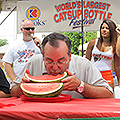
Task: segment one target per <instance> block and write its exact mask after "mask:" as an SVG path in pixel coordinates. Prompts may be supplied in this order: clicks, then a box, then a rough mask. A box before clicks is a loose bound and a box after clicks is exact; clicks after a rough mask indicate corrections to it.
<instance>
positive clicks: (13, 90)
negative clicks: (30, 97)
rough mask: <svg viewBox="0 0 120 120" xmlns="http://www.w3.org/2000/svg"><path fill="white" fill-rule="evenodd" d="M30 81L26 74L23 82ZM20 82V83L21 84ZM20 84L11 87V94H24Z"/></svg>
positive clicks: (15, 95) (18, 95)
mask: <svg viewBox="0 0 120 120" xmlns="http://www.w3.org/2000/svg"><path fill="white" fill-rule="evenodd" d="M28 82H30V80H29V79H27V78H26V77H25V76H24V77H23V78H22V82H21V83H28ZM21 83H20V84H21ZM20 84H18V85H15V86H14V87H12V88H11V96H13V97H20V95H22V94H23V92H22V90H21V88H20Z"/></svg>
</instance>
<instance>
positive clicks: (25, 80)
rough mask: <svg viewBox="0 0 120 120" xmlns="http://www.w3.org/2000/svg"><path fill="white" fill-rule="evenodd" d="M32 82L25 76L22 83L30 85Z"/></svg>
mask: <svg viewBox="0 0 120 120" xmlns="http://www.w3.org/2000/svg"><path fill="white" fill-rule="evenodd" d="M28 82H30V80H29V79H27V78H26V77H25V76H24V77H23V78H22V82H21V83H28Z"/></svg>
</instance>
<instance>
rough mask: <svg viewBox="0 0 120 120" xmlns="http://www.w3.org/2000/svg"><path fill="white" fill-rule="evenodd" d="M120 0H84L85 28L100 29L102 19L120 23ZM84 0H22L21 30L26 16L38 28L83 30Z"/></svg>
mask: <svg viewBox="0 0 120 120" xmlns="http://www.w3.org/2000/svg"><path fill="white" fill-rule="evenodd" d="M119 5H120V1H119V0H83V30H84V31H96V30H99V26H100V24H101V22H102V21H103V20H105V19H111V20H113V21H114V22H115V23H117V24H118V23H120V15H119V11H120V7H119ZM81 7H82V3H81V1H80V0H68V1H66V0H51V1H49V0H40V1H29V2H28V1H18V8H17V11H18V33H19V32H20V27H21V22H22V20H23V19H30V20H32V21H33V22H34V25H35V27H36V32H37V33H39V32H51V31H52V32H54V31H73V32H74V31H81V26H82V20H81V15H82V11H81Z"/></svg>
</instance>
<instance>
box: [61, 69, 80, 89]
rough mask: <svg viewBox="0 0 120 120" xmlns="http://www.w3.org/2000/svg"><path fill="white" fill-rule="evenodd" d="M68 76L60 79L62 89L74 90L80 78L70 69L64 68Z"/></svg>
mask: <svg viewBox="0 0 120 120" xmlns="http://www.w3.org/2000/svg"><path fill="white" fill-rule="evenodd" d="M66 72H67V74H68V77H66V78H65V79H63V80H61V82H63V83H64V84H63V90H68V91H76V88H77V87H78V86H79V85H80V80H79V79H78V78H77V77H76V76H75V75H74V74H72V73H71V72H70V71H68V70H66Z"/></svg>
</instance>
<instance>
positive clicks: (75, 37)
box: [63, 31, 97, 56]
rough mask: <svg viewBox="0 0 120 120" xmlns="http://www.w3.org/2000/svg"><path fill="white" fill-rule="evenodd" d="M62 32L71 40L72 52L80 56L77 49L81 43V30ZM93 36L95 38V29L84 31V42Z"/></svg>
mask: <svg viewBox="0 0 120 120" xmlns="http://www.w3.org/2000/svg"><path fill="white" fill-rule="evenodd" d="M63 34H64V35H66V36H68V37H69V38H70V40H71V44H72V49H71V51H72V53H73V54H75V55H80V56H82V52H79V51H78V48H79V45H81V44H82V32H63ZM95 38H97V31H90V32H84V43H87V42H89V41H90V40H92V39H95Z"/></svg>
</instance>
